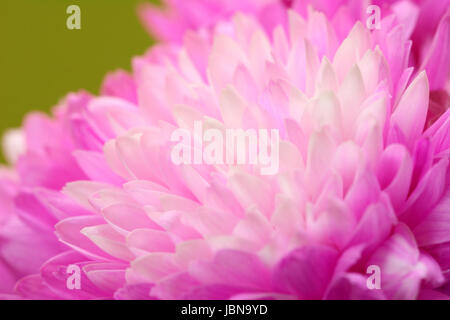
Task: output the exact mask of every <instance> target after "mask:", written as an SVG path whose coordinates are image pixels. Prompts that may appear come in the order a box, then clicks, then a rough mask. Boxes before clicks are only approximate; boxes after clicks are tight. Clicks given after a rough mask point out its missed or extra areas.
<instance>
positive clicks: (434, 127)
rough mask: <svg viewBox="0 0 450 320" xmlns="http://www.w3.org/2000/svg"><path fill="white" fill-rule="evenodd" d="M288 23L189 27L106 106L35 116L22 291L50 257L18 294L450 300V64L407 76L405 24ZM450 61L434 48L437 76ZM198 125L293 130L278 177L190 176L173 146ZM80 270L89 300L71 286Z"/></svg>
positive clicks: (293, 19) (20, 235)
mask: <svg viewBox="0 0 450 320" xmlns="http://www.w3.org/2000/svg"><path fill="white" fill-rule="evenodd" d="M286 14H287V15H288V16H289V19H288V20H286V22H285V23H283V22H280V23H279V24H278V26H276V27H274V28H272V29H271V30H273V31H271V32H270V33H268V29H267V28H266V27H265V26H264V25H261V24H260V23H259V22H258V20H257V19H255V18H254V17H252V16H246V15H244V14H235V15H233V17H232V19H231V21H224V22H220V23H218V24H216V25H215V27H213V28H212V29H211V31H208V32H201V33H195V32H188V33H187V34H186V35H185V37H184V42H183V45H182V46H179V45H170V44H166V45H161V46H157V47H155V48H153V49H152V50H151V51H150V52H149V53H148V54H147V55H146V56H144V57H141V58H136V59H135V60H134V63H133V66H134V72H133V78H131V77H129V76H128V75H125V74H121V73H120V74H115V75H113V76H111V77H110V78H108V79H107V80H106V82H105V85H104V90H103V93H104V95H103V96H102V97H98V98H95V97H91V96H89V95H87V94H85V93H80V94H76V95H70V96H69V97H68V98H67V99H66V100H65V102H64V104H63V106H61V107H59V108H57V109H56V110H55V112H54V118H52V119H49V118H47V117H42V116H33V117H31V118H30V120H28V121H27V122H26V125H25V142H26V153H25V154H24V155H22V156H20V157H19V159H18V160H17V162H16V165H15V167H16V170H15V172H10V171H5V173H3V172H2V174H1V175H0V177H1V179H2V184H1V187H2V189H1V195H2V197H1V198H0V205H1V208H2V210H3V208H5V209H4V210H5V212H11V211H12V209H13V210H14V212H13V213H11V214H7V215H2V219H1V220H0V226H1V230H0V237H1V239H2V243H1V244H0V246H1V247H0V250H1V258H2V259H1V260H0V272H2V273H5V277H6V275H7V276H8V278H7V279H9V280H8V283H7V284H6V285H5V287H6V288H7V287H8V286H10V285H11V283H13V282H14V281H15V278H17V277H20V276H23V275H27V274H31V273H33V270H34V272H37V271H38V270H37V268H38V266H36V264H37V263H39V265H40V262H43V260H45V259H47V258H49V257H52V256H53V257H52V258H50V259H49V260H47V261H46V262H45V263H44V264H43V265H42V266H41V267H40V272H39V273H38V274H34V275H28V276H26V277H24V278H22V279H21V280H20V281H19V282H18V283H17V284H16V287H15V294H17V295H19V296H21V297H24V298H53V299H57V298H67V299H77V298H78V299H79V298H117V299H138V298H141V299H150V298H155V299H199V298H201V299H228V298H238V299H239V298H242V299H243V298H250V299H256V298H262V299H268V298H281V299H290V298H294V299H297V298H299V299H336V298H338V299H364V298H369V299H383V298H388V299H414V298H446V297H447V295H448V294H450V292H449V288H448V271H447V270H448V268H449V265H450V260H449V256H448V251H449V249H448V248H449V244H450V242H449V241H450V229H449V228H447V226H446V224H447V221H448V219H449V218H450V216H449V211H450V210H449V199H450V198H449V195H450V194H449V192H450V191H449V190H450V188H449V187H450V180H449V164H448V162H449V159H448V158H449V150H450V139H449V138H450V137H449V134H448V132H449V128H450V117H449V115H450V113H449V111H446V112H445V113H443V114H441V113H442V112H443V111H442V110H443V108H442V104H440V103H439V102H436V104H437V105H438V110H440V112H439V114H438V115H437V116H435V117H433V118H432V119H429V121H428V122H427V113H428V112H429V109H430V108H431V107H432V104H431V103H430V84H429V83H433V82H434V81H438V80H436V77H437V78H439V77H440V75H441V70H434V71H433V70H432V69H428V68H425V70H426V71H427V72H425V71H422V70H421V69H418V70H413V68H410V67H409V65H408V60H409V59H408V57H409V52H410V46H411V44H410V42H409V41H408V38H409V34H408V31H407V28H402V27H399V24H398V22H396V21H394V20H395V19H394V20H389V19H388V18H386V19H387V20H384V21H385V23H384V24H382V26H383V27H382V29H381V30H376V31H373V32H370V31H369V30H367V29H366V28H365V27H364V26H363V25H362V24H361V23H360V22H357V23H356V24H354V25H353V27H352V28H351V31H350V33H349V34H348V35H347V36H346V37H345V39H343V40H342V41H341V40H340V38H339V35H338V32H337V30H336V29H335V28H334V27H333V26H332V24H331V23H330V21H329V20H328V19H327V17H326V16H325V15H324V14H323V13H321V12H316V11H314V10H312V9H310V10H309V12H308V17H307V19H306V20H304V19H303V18H301V16H300V15H298V14H297V13H295V12H293V11H290V12H289V13H286ZM389 21H390V22H389ZM442 21H444V22H443V23H442V24H441V25H440V27H439V28H441V29H440V30H441V32H440V33H439V32H438V33H437V35H436V37H437V39H438V40H445V41H447V43H448V18H447V20H442ZM435 39H436V38H435ZM438 40H436V41H437V42H439V41H438ZM439 43H441V42H439ZM448 50H449V47H448V45H447V46H446V45H444V46H442V47H437V48H436V46H434V49H432V51H431V52H432V53H433V54H432V58H430V59H431V60H430V61H431V62H430V63H432V65H435V64H437V63H438V62H436V61H445V60H442V57H445V56H447V55H448ZM429 79H430V80H429ZM445 79H447V78H445ZM439 81H441V80H439ZM445 81H447V80H445ZM445 81H444V82H445ZM439 101H441V100H439ZM196 122H201V123H202V125H203V127H204V128H214V129H217V130H219V131H220V132H222V131H224V130H226V129H227V128H243V129H249V128H275V129H278V130H279V132H280V138H281V141H280V144H279V171H278V173H277V174H275V175H271V176H264V175H261V174H260V171H259V170H258V168H257V167H255V166H250V165H229V164H228V165H227V164H224V165H207V164H194V165H188V164H186V165H176V164H175V163H174V162H173V161H172V158H171V151H172V150H173V145H174V143H173V142H172V141H171V134H172V133H173V132H174V130H176V129H177V128H183V129H185V130H187V131H193V130H194V127H195V125H194V124H195V123H196ZM13 137H15V138H17V136H14V135H13ZM19 139H20V137H19ZM7 145H8V144H7ZM10 154H13V155H14V153H13V152H11V153H10ZM12 158H15V156H12ZM77 180H79V181H77ZM80 180H81V181H80ZM64 185H65V187H64V188H63V192H62V193H60V192H59V189H60V188H61V187H63V186H64ZM55 224H56V225H55ZM24 227H26V228H27V229H26V230H28V229H29V230H30V231H29V232H21V231H18V230H23V229H22V228H24ZM53 230H56V236H57V238H58V239H59V242H58V241H56V238H55V237H54V236H53V233H52V231H53ZM56 253H58V254H56ZM55 254H56V255H55ZM70 265H76V266H79V267H80V268H81V270H82V274H81V276H82V278H81V289H80V290H69V289H68V288H67V283H66V281H67V276H68V275H67V272H66V270H67V268H68V267H69V266H70ZM369 266H378V267H379V268H380V270H381V274H382V277H381V289H379V290H369V289H368V288H367V283H366V280H367V274H366V270H367V267H369ZM6 290H7V289H6ZM6 292H7V291H6Z"/></svg>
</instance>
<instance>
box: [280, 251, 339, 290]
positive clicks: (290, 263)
mask: <svg viewBox="0 0 450 320" xmlns="http://www.w3.org/2000/svg"><path fill="white" fill-rule="evenodd" d="M337 257H338V252H337V251H336V250H335V249H333V248H331V247H327V246H320V245H310V246H304V247H302V248H300V249H296V250H294V251H292V252H291V253H289V254H288V255H287V256H285V257H284V258H283V259H282V260H281V261H280V263H279V264H278V265H277V267H276V268H275V270H274V274H273V278H274V282H275V283H276V286H277V287H279V289H281V290H282V291H284V292H286V293H293V294H295V295H297V296H298V298H300V299H321V298H322V297H323V294H324V292H325V289H326V288H327V286H328V282H329V281H330V279H331V276H332V274H333V270H334V267H335V264H336V261H337ZM318 270H320V272H317V271H318Z"/></svg>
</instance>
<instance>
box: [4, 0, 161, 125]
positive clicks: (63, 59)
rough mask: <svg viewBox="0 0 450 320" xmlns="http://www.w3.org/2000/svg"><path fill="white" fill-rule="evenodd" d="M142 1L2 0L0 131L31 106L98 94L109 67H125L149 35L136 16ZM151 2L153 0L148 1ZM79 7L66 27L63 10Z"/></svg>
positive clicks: (43, 106)
mask: <svg viewBox="0 0 450 320" xmlns="http://www.w3.org/2000/svg"><path fill="white" fill-rule="evenodd" d="M141 2H145V1H144V0H140V1H139V0H2V1H1V5H0V72H1V77H0V79H1V80H0V81H1V82H0V88H1V89H0V103H1V116H0V133H3V132H4V130H5V129H7V128H11V127H18V126H20V124H21V123H22V119H23V117H24V115H25V114H26V113H27V112H28V111H31V110H42V111H46V112H48V111H49V110H50V109H51V107H52V106H54V105H55V104H56V103H57V102H58V101H59V100H60V99H61V98H62V97H64V96H65V95H66V94H67V93H68V92H71V91H77V90H79V89H86V90H88V91H90V92H92V93H98V90H99V87H100V85H101V83H102V79H103V77H104V76H105V74H106V73H107V72H109V71H113V70H116V69H119V68H122V69H127V70H129V69H130V63H131V58H132V57H133V56H135V55H139V54H142V53H144V52H145V50H146V49H147V48H148V47H149V46H150V45H151V44H152V40H151V38H150V36H149V35H148V34H147V32H146V31H145V30H144V28H143V27H142V26H141V24H140V22H139V20H138V17H137V14H136V12H137V5H138V3H141ZM152 2H155V1H152ZM72 4H76V5H78V6H79V7H80V9H81V29H80V30H69V29H67V27H66V20H67V18H68V17H69V14H67V13H66V9H67V7H68V6H69V5H72Z"/></svg>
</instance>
